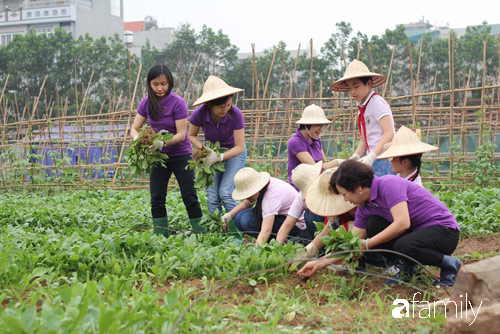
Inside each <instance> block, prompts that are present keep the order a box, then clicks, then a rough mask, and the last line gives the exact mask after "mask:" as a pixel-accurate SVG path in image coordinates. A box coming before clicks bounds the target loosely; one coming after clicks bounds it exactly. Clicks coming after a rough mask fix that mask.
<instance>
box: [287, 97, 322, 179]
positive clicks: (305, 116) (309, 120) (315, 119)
mask: <svg viewBox="0 0 500 334" xmlns="http://www.w3.org/2000/svg"><path fill="white" fill-rule="evenodd" d="M296 123H297V124H330V123H331V121H329V120H328V119H327V118H326V117H325V112H324V111H323V108H321V107H320V106H317V105H315V104H311V105H310V106H307V107H306V108H305V109H304V111H303V112H302V117H301V118H300V119H299V120H298V121H297V122H296ZM294 184H295V182H294Z"/></svg>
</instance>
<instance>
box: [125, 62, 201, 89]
mask: <svg viewBox="0 0 500 334" xmlns="http://www.w3.org/2000/svg"><path fill="white" fill-rule="evenodd" d="M200 57H201V52H200V53H198V58H197V59H196V63H194V68H193V72H191V77H190V78H189V81H188V85H187V87H186V90H185V92H184V96H187V95H188V92H189V88H190V87H191V82H192V81H193V77H194V73H195V72H196V67H198V62H199V61H200ZM134 91H135V88H134ZM134 98H135V94H134Z"/></svg>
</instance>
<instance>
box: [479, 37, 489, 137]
mask: <svg viewBox="0 0 500 334" xmlns="http://www.w3.org/2000/svg"><path fill="white" fill-rule="evenodd" d="M487 44H488V37H486V38H485V39H484V42H483V80H482V83H483V84H482V87H483V89H481V114H480V116H479V124H480V126H479V137H478V140H477V146H478V147H479V146H481V143H482V139H483V122H484V113H485V110H484V103H485V89H484V86H485V85H486V46H487Z"/></svg>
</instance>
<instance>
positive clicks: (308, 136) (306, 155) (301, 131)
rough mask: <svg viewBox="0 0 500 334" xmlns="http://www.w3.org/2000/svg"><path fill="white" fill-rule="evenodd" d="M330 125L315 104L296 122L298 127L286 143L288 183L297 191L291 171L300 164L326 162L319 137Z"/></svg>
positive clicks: (307, 108) (321, 110)
mask: <svg viewBox="0 0 500 334" xmlns="http://www.w3.org/2000/svg"><path fill="white" fill-rule="evenodd" d="M330 123H331V121H329V120H328V119H327V118H326V117H325V112H324V111H323V109H322V108H321V107H320V106H317V105H315V104H311V105H310V106H308V107H306V108H305V109H304V111H303V113H302V117H301V118H300V119H299V120H298V121H297V124H299V127H298V128H297V131H296V132H295V134H294V135H293V136H292V137H291V138H290V139H289V140H288V143H287V150H288V183H290V184H291V185H292V186H293V187H294V188H295V189H296V190H297V191H298V190H299V189H298V188H297V187H296V186H295V185H294V184H293V182H292V171H293V169H294V168H295V167H297V166H298V165H300V164H301V163H302V164H310V165H314V164H315V163H316V162H318V161H323V162H326V156H325V153H324V152H323V145H322V144H321V138H320V136H321V133H322V132H323V126H324V125H327V124H330Z"/></svg>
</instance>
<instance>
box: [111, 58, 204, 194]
mask: <svg viewBox="0 0 500 334" xmlns="http://www.w3.org/2000/svg"><path fill="white" fill-rule="evenodd" d="M198 59H199V56H198ZM141 70H142V63H141V64H139V70H138V71H137V78H136V79H135V86H134V94H133V95H132V99H131V100H130V108H129V109H130V110H132V108H133V103H134V100H135V93H136V91H137V84H138V83H139V78H140V77H141ZM131 119H132V114H130V115H129V117H128V121H127V127H126V128H125V132H124V134H123V143H122V147H121V150H120V156H119V157H118V162H120V161H122V157H123V150H124V149H125V143H126V142H127V135H128V131H129V129H130V120H131ZM117 175H118V168H116V169H115V174H114V175H113V182H112V183H111V188H113V186H114V185H115V182H116V177H117Z"/></svg>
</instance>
